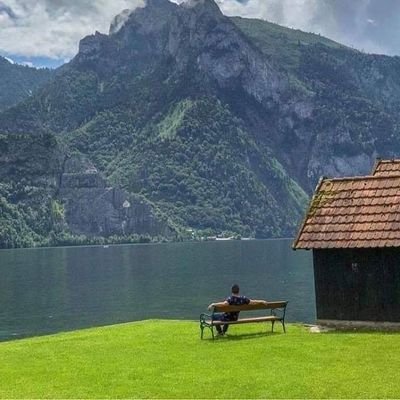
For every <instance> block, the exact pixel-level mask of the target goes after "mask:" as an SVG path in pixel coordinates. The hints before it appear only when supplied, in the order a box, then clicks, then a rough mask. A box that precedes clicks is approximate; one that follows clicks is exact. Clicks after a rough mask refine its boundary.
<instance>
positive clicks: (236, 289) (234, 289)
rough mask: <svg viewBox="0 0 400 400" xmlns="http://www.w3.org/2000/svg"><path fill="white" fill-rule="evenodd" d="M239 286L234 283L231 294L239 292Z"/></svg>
mask: <svg viewBox="0 0 400 400" xmlns="http://www.w3.org/2000/svg"><path fill="white" fill-rule="evenodd" d="M239 291H240V288H239V285H237V284H236V283H235V284H234V285H233V286H232V294H239Z"/></svg>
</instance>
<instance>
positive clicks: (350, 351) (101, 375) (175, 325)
mask: <svg viewBox="0 0 400 400" xmlns="http://www.w3.org/2000/svg"><path fill="white" fill-rule="evenodd" d="M277 328H279V327H277ZM230 329H231V331H230V335H229V336H228V337H224V338H220V339H216V340H215V341H214V342H213V341H212V340H209V339H208V336H207V339H206V340H203V341H201V340H200V339H199V329H198V325H197V323H195V322H176V321H145V322H138V323H131V324H123V325H116V326H110V327H103V328H94V329H88V330H82V331H76V332H71V333H62V334H58V335H53V336H45V337H38V338H33V339H24V340H19V341H12V342H3V343H0V360H1V362H0V397H1V398H71V397H73V398H128V397H129V398H399V397H400V379H399V369H398V367H399V365H400V351H399V347H400V335H399V334H385V333H324V334H312V333H309V332H308V331H307V330H306V329H305V328H303V327H300V326H295V325H289V327H288V333H287V334H282V333H281V332H279V329H277V332H276V333H274V334H270V333H268V334H266V333H265V326H262V325H261V324H255V325H245V326H233V327H231V328H230Z"/></svg>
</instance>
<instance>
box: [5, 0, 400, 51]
mask: <svg viewBox="0 0 400 400" xmlns="http://www.w3.org/2000/svg"><path fill="white" fill-rule="evenodd" d="M137 1H140V2H142V1H143V0H93V1H91V0H0V54H8V55H20V56H21V55H23V56H27V57H48V58H56V59H68V58H70V57H73V56H74V55H75V54H76V52H77V49H78V43H79V40H80V39H81V38H82V37H84V36H86V35H88V34H91V33H94V32H95V31H96V30H98V31H100V32H108V28H109V24H110V22H111V20H112V18H113V17H114V16H115V15H116V14H118V13H120V12H121V11H122V10H123V9H126V8H134V7H135V6H136V5H137ZM174 1H175V2H180V0H174ZM217 2H218V3H219V5H220V7H221V9H222V10H223V12H224V13H225V14H227V15H241V16H244V17H251V18H263V19H267V20H269V21H272V22H276V23H279V24H282V25H285V26H290V27H293V28H299V29H302V30H304V31H310V32H315V33H321V34H322V35H325V36H328V37H330V38H332V39H334V40H337V41H339V42H342V43H344V44H347V45H352V46H354V47H356V48H359V49H363V50H365V51H366V52H378V53H387V54H399V55H400V45H399V40H398V37H399V34H400V1H399V0H351V1H350V0H217Z"/></svg>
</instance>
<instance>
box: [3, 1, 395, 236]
mask: <svg viewBox="0 0 400 400" xmlns="http://www.w3.org/2000/svg"><path fill="white" fill-rule="evenodd" d="M399 111H400V59H399V58H398V57H383V56H376V55H366V54H362V53H360V52H357V51H355V50H353V49H349V48H346V47H344V46H342V45H340V44H338V43H335V42H333V41H330V40H328V39H325V38H321V37H319V36H317V35H311V34H306V33H302V32H299V31H294V30H290V29H286V28H283V27H279V26H277V25H274V24H270V23H268V22H265V21H257V20H249V19H243V18H228V17H226V16H224V15H223V14H222V13H221V12H220V10H219V8H218V6H217V5H216V3H215V2H214V1H213V0H191V1H186V2H184V3H182V4H181V5H177V4H175V3H171V2H169V1H168V0H147V2H146V3H143V5H142V6H140V7H138V8H136V9H135V10H134V11H127V10H125V11H123V12H122V13H121V14H120V15H119V16H117V17H116V18H115V19H114V21H113V22H112V24H111V27H110V32H109V34H108V35H105V34H101V33H98V32H96V33H95V34H94V35H91V36H88V37H86V38H84V39H82V41H81V42H80V46H79V53H78V54H77V55H76V57H75V58H74V59H73V60H72V61H71V62H70V63H69V64H67V65H65V66H63V68H61V69H60V70H59V71H58V73H57V76H56V78H55V79H54V80H53V81H52V82H50V83H49V84H48V85H47V86H46V87H44V88H43V89H42V90H41V91H40V92H39V93H38V94H36V95H35V96H32V97H30V98H29V99H28V100H26V101H25V102H24V103H22V104H20V105H18V106H17V107H15V108H12V109H10V110H8V111H7V112H3V113H2V114H0V130H1V131H0V133H2V134H3V136H4V137H5V138H11V137H12V138H15V137H19V136H18V135H22V136H23V137H25V138H29V140H28V139H27V140H28V142H29V143H31V142H32V141H35V137H37V138H43V137H47V138H48V139H46V140H49V141H50V142H51V141H53V142H54V143H56V145H55V146H56V148H57V152H60V153H61V154H62V156H60V158H59V157H58V156H57V157H56V158H57V159H62V160H67V161H65V162H64V164H62V166H61V167H57V168H56V170H57V171H58V172H57V174H53V175H52V176H53V178H54V177H57V178H54V179H56V184H55V187H54V191H52V192H51V193H50V194H48V197H49V198H50V200H49V202H50V203H49V204H51V201H53V203H54V204H53V206H52V207H50V206H49V207H48V210H51V209H52V210H53V214H56V216H54V215H53V216H52V217H49V222H48V224H47V225H46V226H43V227H41V228H40V229H41V230H40V229H39V230H38V228H35V229H36V230H35V232H36V233H37V234H38V235H39V234H40V235H44V232H46V229H47V230H51V229H53V228H54V227H58V229H63V230H67V231H68V232H72V234H85V235H88V236H95V235H105V236H107V235H115V234H116V235H128V234H132V233H137V234H139V233H140V234H144V233H148V234H150V235H166V236H171V235H172V236H173V235H175V228H172V227H178V230H180V232H185V231H187V230H190V231H191V230H195V231H196V230H207V231H212V232H214V233H218V232H221V231H229V232H236V233H240V234H242V235H245V236H256V237H277V236H280V237H282V236H290V235H292V234H293V233H294V231H295V229H296V226H297V224H298V221H299V220H300V219H301V217H302V216H303V212H304V208H305V206H306V202H307V194H306V193H308V194H309V193H311V192H312V190H313V188H314V186H315V184H316V183H317V181H318V179H319V178H320V176H321V175H328V176H342V175H354V174H365V173H368V172H369V171H370V169H371V165H372V163H373V162H374V159H375V157H376V156H378V155H379V156H383V157H391V156H396V155H398V153H399V152H400V139H399V137H400V135H399V133H400V132H399V130H400V128H399V127H400V117H399V115H400V112H399ZM22 136H21V137H22ZM5 140H6V141H7V139H5ZM38 140H39V139H38ZM40 140H41V139H40ZM0 145H1V141H0ZM25 150H26V154H29V149H28V146H25ZM1 151H3V153H1ZM52 154H53V153H52ZM57 154H58V153H57ZM67 154H74V156H73V157H72V158H70V157H69V156H67ZM1 157H3V158H1ZM7 157H11V155H10V154H9V153H8V152H7V150H1V147H0V160H1V159H3V160H4V159H6V158H7ZM11 159H12V157H11ZM14 161H15V160H14ZM14 161H13V162H11V163H9V164H8V168H9V169H8V171H9V173H10V174H11V172H10V171H11V169H12V168H15V167H16V165H17V162H16V161H15V162H14ZM10 168H11V169H10ZM35 168H36V170H35V171H36V172H37V174H39V175H40V174H43V169H42V168H41V167H40V168H39V166H38V165H37V166H36V167H35ZM60 177H61V178H60ZM53 178H52V179H53ZM29 179H31V178H29ZM29 179H28V181H27V184H28V186H29V182H31V181H30V180H29ZM32 179H33V178H32ZM57 179H58V180H57ZM52 187H53V186H52ZM15 190H17V189H16V188H15V187H14V186H13V187H12V188H8V189H7V190H5V189H4V191H3V193H4V194H3V198H4V199H6V201H7V204H8V205H10V207H11V208H9V213H12V212H14V211H13V210H14V209H12V207H14V206H16V207H19V206H18V204H20V203H19V199H18V196H14V194H15ZM18 190H19V189H18ZM52 190H53V189H52ZM18 193H19V192H18ZM46 193H47V192H46ZM0 194H1V193H0ZM21 204H22V203H21ZM23 204H25V203H23ZM35 204H36V203H35ZM36 206H37V205H35V207H36ZM21 209H23V210H25V211H24V212H25V214H26V215H28V214H29V212H30V211H29V212H28V211H26V209H25V208H23V207H22V208H21ZM31 209H32V210H33V209H34V206H32V207H31ZM43 213H44V211H43ZM25 214H24V215H25ZM9 215H11V214H9ZM29 215H30V214H29ZM57 215H58V217H57ZM24 218H25V217H24ZM24 221H28V222H26V225H27V226H31V225H32V223H31V219H29V218H28V217H26V218H25V219H24ZM60 227H62V228H60ZM21 229H22V228H21Z"/></svg>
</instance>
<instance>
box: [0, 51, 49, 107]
mask: <svg viewBox="0 0 400 400" xmlns="http://www.w3.org/2000/svg"><path fill="white" fill-rule="evenodd" d="M52 75H53V72H52V71H51V70H49V69H47V68H43V69H36V68H31V67H28V66H23V65H18V64H12V63H11V62H10V61H8V60H7V59H6V58H4V57H1V56H0V111H2V110H5V109H6V108H8V107H11V106H13V105H15V104H17V103H19V102H20V101H22V100H24V99H25V98H27V97H28V96H31V95H32V93H33V92H34V91H35V90H36V89H38V88H39V87H41V86H43V85H44V84H45V83H46V82H47V81H48V80H49V79H50V78H51V77H52Z"/></svg>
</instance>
